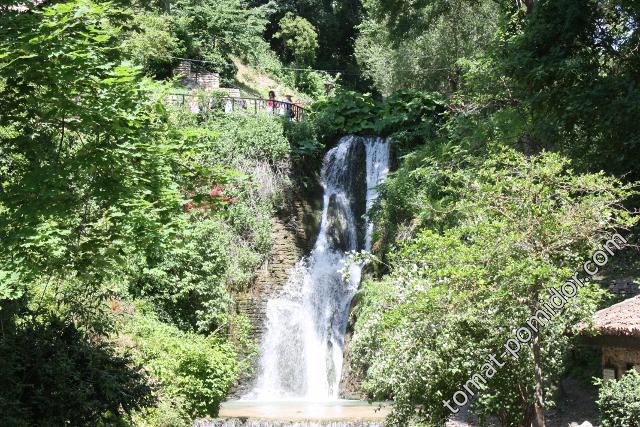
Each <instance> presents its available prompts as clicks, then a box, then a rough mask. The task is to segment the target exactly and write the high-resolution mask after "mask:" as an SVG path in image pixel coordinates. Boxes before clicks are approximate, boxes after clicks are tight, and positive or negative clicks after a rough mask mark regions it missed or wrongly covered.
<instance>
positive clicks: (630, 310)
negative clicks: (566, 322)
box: [578, 295, 640, 337]
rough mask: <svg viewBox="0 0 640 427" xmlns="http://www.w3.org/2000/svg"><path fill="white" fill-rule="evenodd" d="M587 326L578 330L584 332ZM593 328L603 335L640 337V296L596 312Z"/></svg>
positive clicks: (582, 325) (582, 326)
mask: <svg viewBox="0 0 640 427" xmlns="http://www.w3.org/2000/svg"><path fill="white" fill-rule="evenodd" d="M585 326H586V325H584V324H581V325H579V326H578V329H579V330H582V331H584V330H585V329H586V327H585ZM593 326H594V328H595V330H597V331H599V332H600V333H601V334H602V335H614V336H631V337H640V295H638V296H635V297H633V298H629V299H627V300H624V301H622V302H619V303H618V304H614V305H612V306H611V307H608V308H605V309H603V310H600V311H598V312H596V313H595V314H594V315H593Z"/></svg>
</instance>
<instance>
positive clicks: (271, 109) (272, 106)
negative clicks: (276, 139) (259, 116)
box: [267, 90, 278, 115]
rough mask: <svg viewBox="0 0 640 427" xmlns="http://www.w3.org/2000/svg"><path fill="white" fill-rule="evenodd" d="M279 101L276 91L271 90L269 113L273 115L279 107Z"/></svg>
mask: <svg viewBox="0 0 640 427" xmlns="http://www.w3.org/2000/svg"><path fill="white" fill-rule="evenodd" d="M277 104H278V101H276V93H275V92H274V91H272V90H270V91H269V99H268V100H267V113H269V114H270V115H273V113H274V112H275V110H276V108H277Z"/></svg>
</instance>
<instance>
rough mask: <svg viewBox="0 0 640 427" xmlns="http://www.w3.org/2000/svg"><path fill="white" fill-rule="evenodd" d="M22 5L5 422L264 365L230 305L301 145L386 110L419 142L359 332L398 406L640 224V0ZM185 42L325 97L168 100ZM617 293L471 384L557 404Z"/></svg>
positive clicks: (201, 404)
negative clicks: (300, 118) (578, 327)
mask: <svg viewBox="0 0 640 427" xmlns="http://www.w3.org/2000/svg"><path fill="white" fill-rule="evenodd" d="M0 12H2V15H0V239H1V244H0V359H1V360H2V362H3V363H2V375H0V417H1V421H0V424H2V425H17V426H22V425H68V424H70V425H128V424H135V425H165V426H179V425H188V424H189V423H190V422H191V420H192V419H193V418H195V417H203V416H215V415H216V414H217V411H218V408H219V404H220V402H221V401H222V400H223V399H224V398H225V397H226V395H227V393H228V392H229V389H230V387H231V386H232V384H233V383H234V381H235V380H236V378H237V377H238V374H239V373H240V372H241V371H245V370H247V369H249V368H250V367H249V366H248V363H247V360H248V359H246V358H245V356H246V355H247V354H250V353H251V352H252V351H254V350H255V349H254V348H253V346H252V343H251V340H250V338H251V337H250V336H248V333H247V331H248V325H247V321H246V319H243V318H241V317H239V316H236V315H234V314H232V311H231V310H230V306H231V304H232V301H233V294H234V292H237V291H241V290H243V289H246V288H247V287H249V286H251V281H252V279H253V276H254V274H255V271H256V269H257V268H258V267H259V266H260V265H261V264H262V262H263V261H264V260H265V259H267V258H268V256H269V253H270V251H271V245H272V239H273V237H272V230H271V224H272V223H271V221H272V217H273V216H274V214H275V212H276V211H277V210H278V209H279V208H281V207H282V206H283V203H284V202H283V200H284V195H285V194H286V193H287V192H288V191H289V190H290V189H291V188H292V186H293V185H294V184H293V182H292V181H293V180H292V176H291V175H292V172H291V170H292V168H291V164H292V162H294V161H297V160H300V159H302V160H304V161H305V162H308V163H309V164H312V165H315V167H317V166H318V159H319V157H320V156H319V155H320V154H321V153H322V150H323V149H324V148H325V147H329V146H330V145H331V144H333V143H334V142H335V140H336V138H337V137H338V136H341V135H343V134H347V133H358V134H376V135H384V136H388V137H390V139H391V141H392V146H393V150H394V154H395V156H394V157H395V158H396V159H397V162H396V163H397V168H396V170H395V171H394V172H393V173H392V174H391V176H390V177H389V179H388V180H387V182H386V183H385V184H384V185H383V187H382V188H381V197H380V199H379V202H378V204H377V206H376V208H375V212H374V214H373V215H372V220H373V221H375V224H376V230H377V231H376V238H375V245H374V246H375V251H374V254H373V256H365V257H364V258H366V259H368V260H369V261H370V262H371V264H372V265H373V268H371V270H370V274H369V277H368V279H367V280H366V282H365V283H364V284H363V286H362V289H361V291H360V292H359V294H358V295H357V305H356V309H355V311H354V319H355V320H356V326H355V335H354V340H353V353H354V365H355V368H356V370H357V371H358V372H359V375H360V377H361V379H362V380H363V381H364V382H363V387H364V389H365V391H366V393H368V395H369V396H370V397H372V398H375V399H387V398H391V399H393V400H394V401H395V406H394V410H393V414H392V416H391V417H390V419H389V420H388V422H389V424H390V425H396V426H406V425H425V426H431V425H442V423H443V422H444V420H445V419H446V418H447V417H448V416H449V413H448V411H447V409H446V408H445V407H444V406H443V404H442V400H443V399H449V398H450V397H451V395H452V394H453V392H454V391H456V390H457V389H459V388H460V386H461V385H462V384H464V383H465V381H466V380H467V379H468V378H469V377H470V376H471V374H473V373H474V372H476V371H477V370H478V368H479V367H480V366H479V364H480V365H481V364H482V363H483V362H482V361H484V359H485V358H486V356H487V355H489V354H491V353H493V352H495V351H496V349H497V348H499V347H501V346H502V345H503V343H504V341H505V340H506V339H507V338H509V337H510V336H511V333H512V331H513V329H514V328H517V327H518V326H520V325H522V324H523V323H524V322H525V321H526V319H527V317H528V316H530V315H531V313H535V311H536V310H537V309H538V308H539V307H540V305H541V304H542V302H543V301H544V299H545V298H546V295H547V291H548V290H549V288H551V287H552V286H556V285H557V284H558V283H560V282H562V281H563V280H564V279H566V278H567V277H571V276H572V275H573V272H574V271H576V269H577V267H578V266H579V265H580V263H581V262H582V260H583V259H584V258H585V257H587V256H589V254H590V253H591V251H592V250H593V249H594V248H595V247H596V246H597V245H598V244H599V243H600V242H602V240H603V239H604V238H606V237H608V236H609V235H610V234H611V233H612V232H613V231H619V232H621V233H624V234H625V236H627V237H628V238H629V240H630V241H632V242H634V241H635V239H636V238H635V237H634V230H635V229H634V226H635V223H636V217H635V216H634V215H632V213H633V212H632V211H633V210H634V209H635V208H636V207H637V200H638V198H637V184H636V180H637V179H639V178H640V170H639V169H638V167H639V165H640V150H639V147H638V138H639V135H640V107H639V106H640V87H639V84H640V32H639V28H638V25H640V24H639V22H640V5H638V3H637V2H635V1H632V0H554V1H552V0H535V1H534V0H524V1H515V2H514V1H506V0H505V1H502V0H498V1H494V0H491V1H490V0H483V1H466V0H465V1H459V2H450V1H443V0H423V1H418V2H415V1H405V0H365V1H363V2H359V1H347V2H328V1H317V0H305V1H296V2H287V1H276V2H269V3H265V2H261V1H255V2H244V1H240V0H222V1H216V2H212V1H206V0H175V1H170V0H160V1H125V0H118V1H113V2H101V1H91V0H71V1H45V2H29V1H10V2H6V1H5V2H4V3H3V4H2V5H0ZM180 58H190V59H194V60H198V61H199V62H195V63H194V66H197V67H201V68H202V69H205V70H213V71H217V72H220V73H221V75H222V79H223V83H224V84H228V85H233V84H239V83H240V82H238V80H237V75H236V72H237V69H238V67H239V64H240V65H242V66H243V67H251V69H252V70H255V72H256V73H264V74H266V75H268V76H269V77H270V78H271V79H273V81H277V82H278V84H281V85H283V87H286V88H287V90H289V89H290V90H291V91H292V92H296V93H298V94H300V96H301V97H304V98H305V99H307V100H312V101H314V103H313V105H312V115H311V118H310V120H309V121H306V122H303V123H292V122H289V121H286V120H285V121H282V120H280V119H276V118H273V117H267V116H260V115H258V116H247V115H242V114H224V113H222V112H220V111H217V110H215V109H202V110H201V111H200V113H199V114H192V113H188V112H185V111H183V110H181V109H177V108H173V107H171V106H170V105H167V104H166V103H165V102H164V100H165V98H166V95H167V94H168V93H170V92H173V91H175V90H177V89H179V88H176V87H175V82H173V81H172V80H171V79H169V80H168V81H166V80H164V79H166V78H168V77H170V75H171V70H172V68H173V67H174V66H175V65H176V64H177V63H178V62H179V61H180ZM318 70H326V71H318ZM328 86H333V87H334V90H333V91H332V92H331V93H326V92H325V88H326V87H328ZM242 89H243V90H248V89H251V88H246V87H242ZM266 89H267V88H265V87H260V88H255V89H254V92H256V93H258V94H259V93H262V95H263V96H264V95H266V93H265V92H266ZM354 90H360V91H361V92H355V91H354ZM279 95H281V94H279ZM296 178H298V177H296ZM611 264H612V265H611V266H610V267H609V271H608V272H605V273H608V274H610V275H615V274H617V273H618V272H619V271H620V269H622V268H624V273H625V274H627V275H629V274H631V275H636V276H637V272H638V270H637V267H638V263H637V255H636V254H635V253H631V254H630V255H628V256H627V257H625V258H624V261H622V262H618V263H616V262H615V261H614V262H612V263H611ZM611 302H612V301H611V298H610V296H609V295H607V294H606V293H605V292H603V291H602V290H601V289H600V287H599V286H597V285H590V286H587V287H585V288H583V289H582V290H581V292H580V294H579V296H578V297H576V298H575V299H574V300H572V302H571V304H570V307H569V308H568V309H567V311H566V312H565V314H564V315H563V316H559V317H556V318H555V319H554V320H553V321H552V322H551V323H550V324H549V325H547V326H546V327H545V328H544V329H541V330H540V333H539V334H537V335H536V337H535V340H534V343H533V344H532V345H531V346H530V347H526V348H525V349H524V350H523V351H522V352H521V353H520V354H519V357H518V359H514V360H510V361H509V363H508V364H507V365H506V366H505V367H504V368H503V369H502V370H500V372H499V373H498V374H497V375H495V376H493V377H492V379H491V381H490V382H489V383H487V384H486V386H485V387H484V388H483V390H481V391H480V392H479V393H478V395H477V398H476V399H475V400H474V402H473V408H474V410H475V411H476V412H478V413H479V414H480V415H481V416H495V417H497V418H498V420H499V422H500V423H501V424H502V425H504V426H529V425H531V423H532V422H533V423H536V424H535V425H542V424H541V421H542V418H543V416H544V411H545V409H547V408H549V407H551V406H553V404H554V400H555V397H556V395H557V393H556V392H555V391H556V390H557V385H558V382H559V380H560V379H561V378H562V377H563V376H564V375H565V374H566V373H567V372H568V371H570V370H571V367H572V366H573V364H575V363H576V361H575V360H572V359H571V358H570V357H569V356H570V355H571V350H572V349H573V348H575V345H576V343H575V341H574V338H571V337H570V336H569V335H568V334H566V331H567V329H568V328H570V327H571V326H572V325H574V324H575V323H576V322H577V321H579V320H581V319H584V318H586V317H587V316H588V315H589V314H591V313H593V311H594V310H595V309H596V308H597V307H599V306H602V305H605V304H610V303H611ZM634 387H635V388H634ZM628 390H635V391H636V392H637V378H631V377H629V379H626V380H625V382H624V383H621V384H620V385H619V386H618V388H616V386H614V385H609V386H608V387H606V388H605V387H603V392H602V394H601V397H600V400H599V401H598V405H599V406H600V408H601V409H602V414H603V415H602V416H603V420H604V422H605V423H609V424H606V425H611V426H627V427H628V424H625V422H626V421H624V420H625V419H633V418H628V417H627V418H624V417H626V416H627V415H624V416H619V415H609V414H610V413H611V409H610V408H611V407H612V406H616V402H619V401H620V400H621V397H620V396H621V395H625V394H627V393H629V391H628ZM618 407H619V406H618ZM629 407H631V404H630V406H629ZM636 409H637V408H636ZM632 410H633V409H629V411H632ZM628 413H631V412H628ZM630 416H633V415H630ZM616 417H617V418H616ZM611 420H613V421H611ZM620 420H622V421H620Z"/></svg>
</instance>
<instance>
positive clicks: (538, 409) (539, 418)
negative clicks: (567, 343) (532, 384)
mask: <svg viewBox="0 0 640 427" xmlns="http://www.w3.org/2000/svg"><path fill="white" fill-rule="evenodd" d="M532 350H533V362H534V366H535V371H536V372H535V376H536V389H535V394H534V414H533V422H532V423H531V425H532V426H533V427H545V425H544V387H543V385H542V360H541V356H540V333H539V332H534V334H533V342H532Z"/></svg>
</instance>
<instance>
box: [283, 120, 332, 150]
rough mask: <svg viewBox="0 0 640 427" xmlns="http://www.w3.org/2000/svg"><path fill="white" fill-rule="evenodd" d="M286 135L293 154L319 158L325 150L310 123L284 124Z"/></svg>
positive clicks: (287, 122)
mask: <svg viewBox="0 0 640 427" xmlns="http://www.w3.org/2000/svg"><path fill="white" fill-rule="evenodd" d="M284 134H285V136H286V138H287V140H289V145H290V150H291V153H293V154H296V155H303V156H318V155H319V154H320V153H321V152H322V151H323V149H324V145H322V144H321V143H320V142H319V141H318V138H317V136H316V130H315V128H314V125H313V124H312V123H311V122H310V121H301V122H294V121H289V120H287V121H286V122H284Z"/></svg>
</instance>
